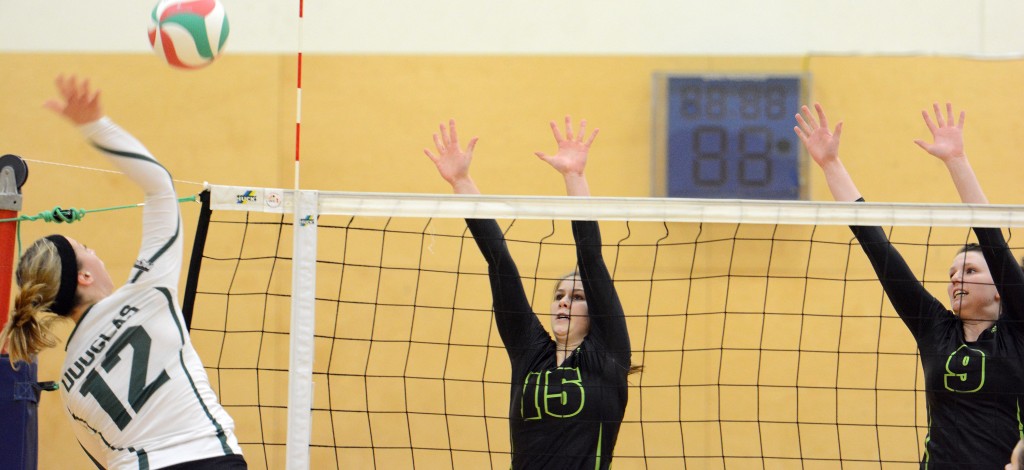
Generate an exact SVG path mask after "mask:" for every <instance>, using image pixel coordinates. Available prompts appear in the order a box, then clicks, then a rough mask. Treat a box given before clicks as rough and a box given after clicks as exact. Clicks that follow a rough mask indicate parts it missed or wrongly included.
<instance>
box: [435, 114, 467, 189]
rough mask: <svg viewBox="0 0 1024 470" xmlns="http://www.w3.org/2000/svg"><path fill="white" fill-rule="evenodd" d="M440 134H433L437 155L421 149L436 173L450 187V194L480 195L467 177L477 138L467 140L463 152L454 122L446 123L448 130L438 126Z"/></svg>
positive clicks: (442, 125) (452, 120)
mask: <svg viewBox="0 0 1024 470" xmlns="http://www.w3.org/2000/svg"><path fill="white" fill-rule="evenodd" d="M439 127H440V133H439V134H434V146H435V147H437V153H434V152H431V151H430V149H423V153H425V154H427V157H428V158H430V161H432V162H434V166H436V167H437V172H438V173H440V174H441V177H442V178H444V180H445V181H447V182H448V184H450V185H452V192H454V193H455V194H480V190H479V189H477V187H476V183H475V182H473V178H471V177H470V176H469V164H470V163H471V162H472V161H473V149H475V148H476V141H477V138H476V137H473V138H472V139H470V140H469V145H467V146H466V149H465V150H463V149H462V148H460V147H459V133H458V132H457V131H456V129H455V120H454V119H451V120H449V121H448V128H447V129H446V128H445V126H444V124H441V125H440V126H439Z"/></svg>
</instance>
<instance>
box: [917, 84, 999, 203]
mask: <svg viewBox="0 0 1024 470" xmlns="http://www.w3.org/2000/svg"><path fill="white" fill-rule="evenodd" d="M932 107H933V108H934V110H935V120H934V121H932V117H931V116H930V115H929V114H928V111H925V110H922V111H921V116H922V117H924V123H925V125H926V126H928V131H929V132H931V134H932V142H931V143H928V142H925V141H923V140H915V141H914V143H916V144H917V145H918V146H919V147H921V148H923V149H924V150H925V151H926V152H928V153H929V154H931V155H932V156H934V157H935V158H938V159H939V160H941V161H942V163H943V164H944V165H946V169H947V170H948V171H949V175H950V177H952V178H953V185H954V186H956V192H957V193H958V194H960V201H961V202H964V203H966V204H988V198H987V197H985V192H984V191H982V190H981V184H979V183H978V178H977V176H975V174H974V169H972V168H971V164H970V162H969V161H968V160H967V153H966V152H965V151H964V121H965V119H966V118H967V113H965V112H964V111H963V110H961V111H960V117H959V119H957V121H956V123H954V122H953V104H952V103H946V116H945V117H943V116H942V110H941V109H940V108H939V104H938V103H934V104H933V105H932Z"/></svg>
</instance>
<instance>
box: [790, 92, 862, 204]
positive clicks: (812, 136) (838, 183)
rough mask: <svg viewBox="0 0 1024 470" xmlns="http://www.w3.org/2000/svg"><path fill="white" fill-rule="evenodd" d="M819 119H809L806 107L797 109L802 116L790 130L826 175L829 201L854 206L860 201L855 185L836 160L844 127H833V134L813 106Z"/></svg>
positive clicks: (837, 159) (825, 118)
mask: <svg viewBox="0 0 1024 470" xmlns="http://www.w3.org/2000/svg"><path fill="white" fill-rule="evenodd" d="M814 110H815V111H816V112H817V115H818V118H817V119H815V118H814V116H812V115H811V110H810V109H808V108H807V106H803V107H801V108H800V112H801V114H797V115H796V122H797V125H796V126H794V127H793V131H794V132H796V135H797V137H799V138H800V141H802V142H803V143H804V148H806V149H807V153H809V154H810V155H811V158H812V159H813V160H814V163H817V164H818V166H819V167H821V170H822V171H823V172H824V173H825V182H826V183H828V189H829V191H831V192H832V198H833V199H835V200H836V201H840V202H853V201H856V200H858V199H860V198H861V196H860V191H859V190H857V185H855V184H854V183H853V178H850V174H849V173H848V172H847V171H846V167H844V166H843V162H842V161H840V160H839V137H840V136H841V135H842V133H843V123H842V122H840V123H839V124H836V128H835V131H832V132H830V131H829V129H828V117H826V116H825V110H824V109H823V108H822V107H821V104H820V103H814Z"/></svg>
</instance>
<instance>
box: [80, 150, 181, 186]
mask: <svg viewBox="0 0 1024 470" xmlns="http://www.w3.org/2000/svg"><path fill="white" fill-rule="evenodd" d="M92 146H93V147H96V148H97V149H99V150H100V151H102V152H106V153H109V154H111V155H117V156H119V157H124V158H132V159H136V160H142V161H145V162H149V163H152V164H154V165H156V166H158V167H160V169H162V170H164V173H167V177H168V178H171V172H170V171H167V168H165V167H164V166H163V165H161V164H160V162H158V161H156V159H155V158H153V157H150V156H148V155H143V154H140V153H134V152H125V151H124V150H114V149H110V148H107V147H104V146H102V145H100V144H97V143H95V142H93V143H92ZM171 179H172V180H173V178H171Z"/></svg>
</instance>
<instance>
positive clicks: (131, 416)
mask: <svg viewBox="0 0 1024 470" xmlns="http://www.w3.org/2000/svg"><path fill="white" fill-rule="evenodd" d="M81 130H82V132H83V134H84V135H85V136H86V137H87V138H88V139H89V140H90V141H91V142H92V144H93V145H94V146H95V147H96V148H98V149H99V150H100V151H101V152H103V153H104V154H105V155H107V157H108V158H109V159H110V160H112V161H113V162H114V164H115V165H117V166H118V167H119V168H120V169H121V170H122V171H123V172H124V173H125V174H126V175H127V176H128V177H129V178H130V179H132V181H133V182H135V183H136V184H137V185H139V186H140V187H141V188H142V189H143V191H144V192H145V193H146V198H145V207H144V209H143V237H142V238H143V239H142V247H141V249H140V251H139V256H138V260H137V261H136V262H135V265H134V267H133V269H132V271H131V273H130V275H129V279H128V283H127V284H125V285H124V286H122V287H121V288H119V289H117V290H116V291H115V292H113V293H112V294H111V295H110V296H108V297H106V298H104V299H103V300H101V301H100V302H98V303H96V304H94V305H92V306H91V307H89V308H88V309H87V310H86V311H85V313H83V314H82V316H81V318H80V320H79V322H78V324H77V326H76V327H75V329H74V331H72V333H71V336H70V337H69V338H68V343H67V356H66V357H65V360H64V365H63V369H62V374H61V377H60V379H61V380H60V382H61V394H62V395H63V398H64V402H65V404H66V407H67V411H68V413H69V415H70V417H71V419H72V421H73V422H74V430H75V434H76V436H77V437H78V440H79V442H80V443H81V444H82V447H83V448H84V449H85V450H86V452H88V454H89V456H90V458H91V459H92V460H93V461H94V462H95V463H96V464H97V465H98V466H101V467H104V468H109V469H149V468H161V467H166V466H169V465H173V464H177V463H182V462H188V461H193V460H201V459H206V458H213V457H218V456H225V455H234V454H239V455H240V454H241V453H242V451H241V448H240V447H239V445H238V441H237V439H236V438H235V435H234V422H233V421H232V420H231V417H230V416H229V415H228V414H227V412H226V411H225V410H224V409H223V408H222V407H221V406H220V403H219V402H218V401H217V396H216V395H215V393H214V391H213V389H212V388H211V387H210V383H209V379H208V377H207V375H206V371H205V370H204V369H203V364H202V362H201V361H200V360H199V356H198V355H197V354H196V351H195V349H194V348H193V347H192V343H191V341H190V339H189V333H188V330H187V329H186V327H185V324H184V320H183V318H182V315H181V312H180V307H179V305H178V300H177V295H178V294H177V286H178V279H179V276H180V272H181V263H182V239H181V237H182V233H181V216H180V213H179V211H178V201H177V196H176V194H175V192H174V186H173V182H172V180H171V176H170V174H169V173H168V172H167V170H166V169H165V168H164V167H163V166H162V165H160V163H158V162H157V161H156V160H155V159H153V157H152V156H151V155H150V154H149V152H148V151H147V150H146V149H145V147H143V146H142V144H141V143H139V142H138V141H137V140H136V139H135V138H133V137H132V136H131V135H129V134H127V133H126V132H125V131H123V130H122V129H121V128H120V127H118V126H117V125H115V124H114V123H113V122H111V121H110V120H109V119H107V118H103V119H101V120H99V121H96V122H93V123H89V124H86V125H83V126H82V127H81ZM111 228H112V229H114V230H116V229H117V228H116V227H111Z"/></svg>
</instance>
